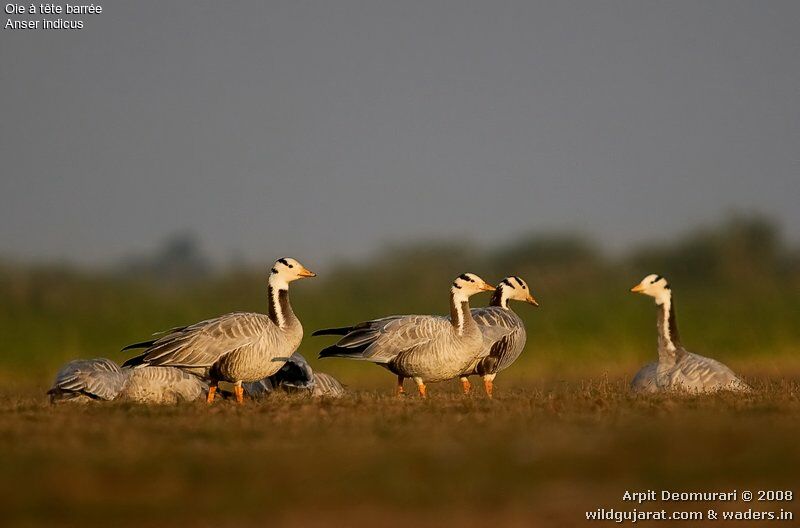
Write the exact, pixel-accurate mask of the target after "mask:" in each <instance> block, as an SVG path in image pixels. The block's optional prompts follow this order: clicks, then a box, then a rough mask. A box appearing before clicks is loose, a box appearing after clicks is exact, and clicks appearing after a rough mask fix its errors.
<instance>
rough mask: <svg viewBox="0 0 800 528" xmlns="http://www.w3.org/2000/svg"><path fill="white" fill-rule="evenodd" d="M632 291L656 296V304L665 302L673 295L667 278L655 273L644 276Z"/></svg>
mask: <svg viewBox="0 0 800 528" xmlns="http://www.w3.org/2000/svg"><path fill="white" fill-rule="evenodd" d="M631 291H632V292H634V293H641V294H643V295H649V296H650V297H653V298H655V300H656V304H664V303H665V302H667V301H668V300H669V299H670V297H671V296H672V291H671V290H670V287H669V283H668V282H667V279H665V278H664V277H662V276H661V275H656V274H655V273H653V274H651V275H648V276H647V277H645V278H643V279H642V282H640V283H639V284H637V285H636V286H634V287H633V288H631Z"/></svg>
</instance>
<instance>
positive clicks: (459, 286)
mask: <svg viewBox="0 0 800 528" xmlns="http://www.w3.org/2000/svg"><path fill="white" fill-rule="evenodd" d="M483 291H494V286H492V285H491V284H488V283H487V282H486V281H485V280H483V279H482V278H480V277H478V276H477V275H475V274H474V273H464V274H462V275H459V276H458V277H456V280H454V281H453V286H451V287H450V293H451V294H452V295H453V296H454V297H457V298H460V299H464V300H466V299H468V298H469V297H471V296H472V295H475V294H476V293H480V292H483Z"/></svg>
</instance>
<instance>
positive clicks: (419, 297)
mask: <svg viewBox="0 0 800 528" xmlns="http://www.w3.org/2000/svg"><path fill="white" fill-rule="evenodd" d="M308 265H309V267H312V269H315V270H316V271H318V272H320V277H319V278H318V279H315V280H313V281H307V282H304V283H303V284H302V285H300V286H298V287H297V288H294V289H293V291H292V301H293V304H294V305H295V309H296V311H297V312H298V313H299V314H300V317H301V319H302V320H303V323H304V325H305V327H306V330H307V334H310V331H311V330H313V329H315V328H319V327H323V326H333V325H340V324H344V323H352V322H356V321H359V320H364V319H367V318H372V317H377V316H383V315H388V314H394V313H446V312H447V289H448V287H449V282H450V281H451V280H452V278H453V277H454V276H455V275H458V274H460V273H463V272H465V271H471V272H474V273H478V274H480V275H481V276H483V277H484V278H485V279H487V280H489V281H499V280H500V279H501V278H502V277H504V276H506V275H519V276H521V277H523V278H524V279H525V280H527V281H528V283H529V285H530V286H531V288H532V290H533V292H534V293H535V295H536V296H537V298H539V300H540V302H541V304H542V307H541V309H538V310H534V309H530V308H529V307H527V306H523V307H520V308H519V310H518V312H519V313H520V315H521V316H523V318H524V319H525V320H526V323H527V324H528V325H529V329H530V333H531V335H532V338H531V346H533V344H534V343H535V345H536V347H537V352H536V355H537V356H538V357H539V360H540V361H542V360H546V361H548V362H549V363H551V364H552V365H554V366H555V368H558V367H559V366H561V367H563V366H564V364H566V363H568V362H570V361H574V360H575V359H581V360H584V361H588V362H591V361H592V360H595V361H596V362H597V363H598V364H602V363H608V362H611V361H631V360H632V359H631V358H637V359H638V358H648V357H650V355H651V353H652V343H653V341H654V338H653V336H652V335H651V334H652V319H653V312H652V310H648V309H646V308H645V306H643V305H644V304H646V303H643V302H642V300H641V299H633V298H632V296H631V295H630V294H629V293H628V289H629V288H630V287H631V286H632V285H633V284H635V283H636V282H638V281H639V280H640V279H641V278H642V277H643V276H644V275H646V274H649V273H659V274H662V275H665V276H667V277H668V278H669V279H670V281H671V282H672V284H673V291H675V292H676V298H677V299H678V306H679V312H680V315H679V321H680V323H681V327H682V330H684V337H685V338H688V336H689V335H691V337H692V339H691V340H690V341H689V342H690V343H698V344H699V345H700V346H701V348H700V349H699V350H698V351H699V352H701V351H702V350H703V348H702V346H703V345H706V346H709V347H715V348H719V347H724V348H726V349H728V350H730V351H731V352H732V353H734V354H739V355H742V356H753V355H759V354H764V353H767V352H775V353H777V352H780V353H784V352H788V353H792V352H796V351H797V345H798V341H799V340H800V330H799V329H798V325H797V314H798V313H800V291H799V290H800V251H798V249H797V248H793V247H790V246H789V245H788V244H787V243H786V242H785V241H784V239H783V238H782V237H781V234H780V230H779V228H778V226H777V225H776V224H775V223H774V222H772V221H770V220H769V219H766V218H764V217H760V216H734V217H732V218H729V219H727V220H726V221H724V222H722V223H720V224H719V225H717V226H714V227H711V228H707V229H701V230H696V231H692V232H689V233H687V234H684V235H682V236H679V237H677V238H675V239H674V240H672V241H667V242H658V243H652V244H648V245H647V246H643V247H637V248H635V249H634V250H632V251H630V252H628V253H626V254H624V255H620V256H609V255H606V254H604V253H603V252H602V251H601V250H600V249H599V248H598V246H597V245H596V244H594V243H593V242H592V241H591V240H589V239H587V238H585V237H581V236H578V235H574V234H569V233H566V234H543V235H531V236H528V237H524V238H521V239H519V240H516V241H514V242H512V243H510V244H507V245H503V246H500V247H494V248H479V247H476V246H474V245H472V244H469V243H464V244H458V243H453V242H452V241H450V242H447V243H443V242H441V241H428V242H423V243H419V244H405V245H394V246H387V247H385V248H383V249H382V250H381V251H380V252H378V253H377V254H376V255H375V256H374V257H373V258H371V259H362V260H360V261H358V262H340V263H338V264H335V265H333V266H332V267H329V269H327V270H319V269H316V268H315V267H314V265H313V263H308ZM265 292H266V267H265V266H264V265H259V266H257V267H255V268H252V269H251V268H248V267H242V266H237V267H235V269H215V268H214V267H213V266H212V265H211V263H210V260H209V259H208V258H206V256H205V255H204V254H203V251H202V248H201V245H200V243H199V242H198V240H197V239H196V238H195V237H193V236H192V235H191V234H180V235H178V236H176V237H172V238H170V239H168V240H167V241H166V242H165V243H164V245H163V246H162V247H161V248H159V249H158V250H157V251H156V252H154V254H153V255H150V256H139V257H136V258H133V259H130V260H128V261H127V262H125V263H123V264H121V265H119V266H115V267H113V268H112V269H108V270H106V271H103V272H97V271H94V272H89V271H86V270H81V269H74V268H70V267H66V266H56V265H52V266H41V265H38V266H30V265H24V264H20V263H12V262H6V263H5V264H0V334H2V335H3V336H4V339H3V341H2V342H3V344H2V345H0V346H2V349H3V350H2V355H0V377H2V374H3V372H6V373H8V372H18V371H25V372H31V375H32V376H34V377H44V376H49V374H51V373H52V372H51V371H52V369H53V368H54V365H56V364H58V363H60V362H61V361H63V360H65V359H68V358H72V357H90V356H91V357H93V356H107V357H111V358H114V359H121V358H122V357H123V356H122V355H120V353H119V352H117V351H118V350H119V349H120V348H121V347H122V346H124V345H125V344H127V343H129V342H133V341H136V340H139V339H140V338H143V337H146V336H148V335H150V334H151V333H153V332H155V331H157V330H161V329H164V328H170V327H173V326H176V325H178V324H185V323H190V322H193V321H197V320H200V319H203V318H207V317H213V316H215V315H218V314H220V313H224V312H227V311H239V310H247V311H261V312H265V311H266V304H265V302H266V301H265ZM487 301H488V298H485V299H484V298H480V299H477V298H476V300H475V305H478V304H481V303H485V302H487ZM648 321H650V323H648ZM686 330H688V332H687V331H686ZM326 343H327V342H325V341H322V340H320V339H319V338H308V339H306V340H305V341H304V344H303V348H302V349H301V351H303V352H304V353H306V354H307V355H308V356H309V357H310V358H313V357H314V356H315V352H316V350H317V349H318V348H319V347H321V346H323V345H324V344H326ZM531 361H533V362H535V361H536V360H534V359H531ZM342 363H343V362H340V363H338V364H337V365H336V366H334V367H331V368H333V370H336V369H337V368H341V369H348V368H353V367H352V365H342ZM326 368H328V370H330V369H331V368H329V367H327V364H326ZM37 369H38V370H37Z"/></svg>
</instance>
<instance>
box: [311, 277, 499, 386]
mask: <svg viewBox="0 0 800 528" xmlns="http://www.w3.org/2000/svg"><path fill="white" fill-rule="evenodd" d="M482 291H494V287H493V286H491V285H489V284H487V283H486V282H485V281H484V280H483V279H481V278H480V277H478V276H477V275H474V274H472V273H465V274H463V275H460V276H459V277H457V278H456V279H455V281H454V282H453V284H452V286H451V288H450V317H446V316H434V315H395V316H390V317H384V318H382V319H375V320H372V321H366V322H363V323H359V324H357V325H355V326H350V327H345V328H329V329H325V330H318V331H316V332H314V334H313V335H342V336H344V337H342V338H341V339H340V340H339V341H338V342H337V343H336V344H335V345H333V346H329V347H328V348H326V349H324V350H322V351H321V352H320V354H319V357H320V358H327V357H342V358H348V359H356V360H361V361H370V362H372V363H377V364H378V365H380V366H382V367H384V368H386V369H388V370H389V371H391V372H392V373H394V374H396V375H397V392H398V393H400V394H402V393H403V380H404V379H405V378H412V379H413V380H414V382H415V383H416V385H417V389H418V390H419V394H420V396H422V397H423V398H424V397H426V394H427V392H426V387H425V383H426V382H435V381H445V380H448V379H453V378H457V377H458V376H459V375H461V373H462V372H463V371H464V369H466V368H467V367H468V366H469V365H470V364H471V363H472V362H473V361H474V360H475V359H476V358H478V357H479V356H480V355H481V354H482V353H483V339H484V336H483V334H481V331H480V329H479V328H478V325H477V324H476V323H475V320H474V319H473V317H472V313H471V312H470V308H469V298H470V297H471V296H472V295H474V294H476V293H480V292H482ZM490 333H491V332H490ZM502 333H503V334H505V333H506V332H502ZM487 353H488V351H487Z"/></svg>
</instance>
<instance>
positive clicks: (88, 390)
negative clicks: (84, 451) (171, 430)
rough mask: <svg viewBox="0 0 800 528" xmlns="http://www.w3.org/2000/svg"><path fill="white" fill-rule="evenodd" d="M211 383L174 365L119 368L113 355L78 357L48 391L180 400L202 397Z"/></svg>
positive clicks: (59, 397)
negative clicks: (91, 357)
mask: <svg viewBox="0 0 800 528" xmlns="http://www.w3.org/2000/svg"><path fill="white" fill-rule="evenodd" d="M206 389H208V385H207V384H206V383H205V382H204V381H203V380H201V379H200V378H198V377H197V376H193V375H191V374H188V373H186V372H183V371H182V370H179V369H176V368H172V367H146V368H138V369H134V368H127V367H126V368H119V366H117V364H116V363H114V362H113V361H111V360H110V359H105V358H100V359H78V360H74V361H70V362H69V363H67V364H66V365H64V366H63V367H62V368H61V370H59V371H58V374H57V375H56V380H55V382H54V383H53V387H52V388H51V389H50V390H49V391H47V394H48V395H49V396H50V401H51V402H53V403H55V402H60V401H81V402H85V401H92V400H106V401H108V400H126V401H133V402H137V403H156V404H160V403H177V402H180V401H193V400H196V399H198V398H200V397H201V396H202V395H203V393H204V392H205V391H206Z"/></svg>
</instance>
